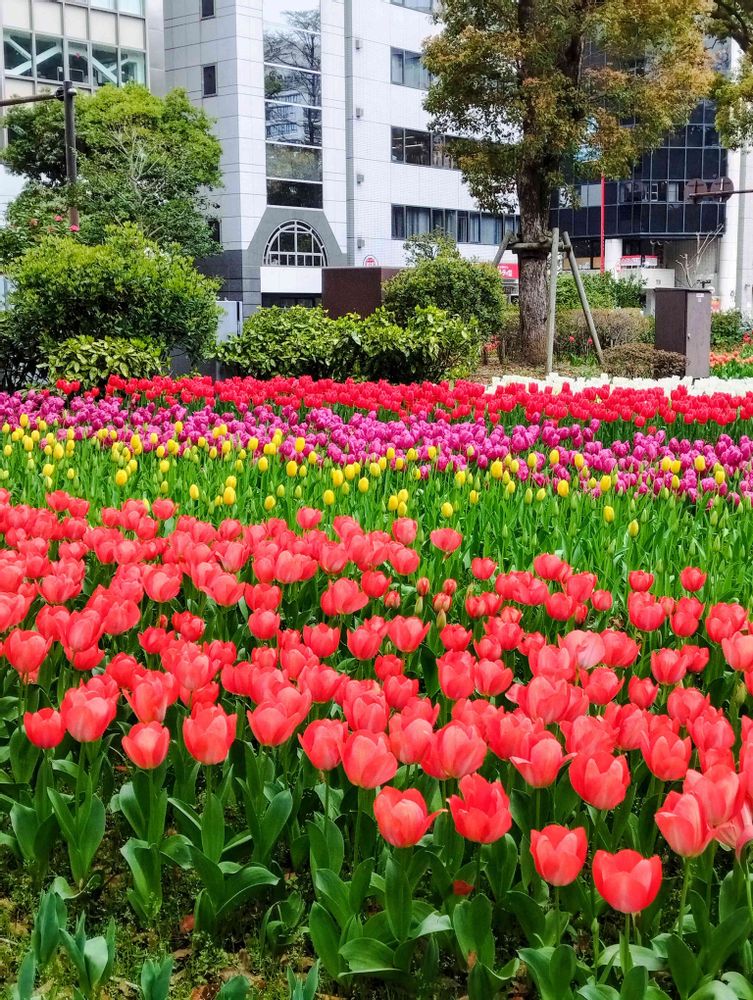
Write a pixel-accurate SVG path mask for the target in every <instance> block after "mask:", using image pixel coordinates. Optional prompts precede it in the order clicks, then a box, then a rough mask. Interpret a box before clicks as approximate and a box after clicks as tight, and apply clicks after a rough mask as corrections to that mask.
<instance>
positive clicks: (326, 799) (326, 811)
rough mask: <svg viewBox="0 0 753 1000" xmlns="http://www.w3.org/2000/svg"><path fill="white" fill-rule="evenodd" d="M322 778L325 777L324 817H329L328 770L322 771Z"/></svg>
mask: <svg viewBox="0 0 753 1000" xmlns="http://www.w3.org/2000/svg"><path fill="white" fill-rule="evenodd" d="M322 778H323V779H324V818H325V819H329V775H328V774H327V772H326V771H322Z"/></svg>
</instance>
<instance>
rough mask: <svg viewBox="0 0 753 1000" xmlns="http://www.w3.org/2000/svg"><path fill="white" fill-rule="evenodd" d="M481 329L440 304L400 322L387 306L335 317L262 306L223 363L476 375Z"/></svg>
mask: <svg viewBox="0 0 753 1000" xmlns="http://www.w3.org/2000/svg"><path fill="white" fill-rule="evenodd" d="M479 347H480V334H479V329H478V324H477V323H476V321H475V320H471V321H469V322H465V321H463V320H460V319H457V318H456V317H452V316H448V315H447V313H446V312H444V311H443V310H441V309H437V308H436V307H435V306H427V307H426V308H421V307H418V308H416V309H414V310H413V312H412V313H411V314H410V315H409V316H408V322H407V324H406V326H404V327H402V326H398V325H397V324H396V323H395V322H394V321H393V318H392V315H391V314H390V313H389V312H388V311H387V310H386V309H378V310H377V311H376V312H375V313H373V314H372V315H371V316H366V317H365V318H361V317H360V316H355V315H350V316H343V317H341V318H340V319H331V318H330V317H329V316H328V315H327V314H326V313H325V312H324V311H323V310H322V309H321V308H316V309H306V308H304V307H302V306H294V307H293V308H291V309H281V308H278V307H276V306H274V307H272V308H269V309H258V310H257V311H256V312H255V313H253V314H252V315H251V316H250V317H249V318H248V319H247V320H246V322H245V323H244V324H243V331H242V333H241V334H240V336H238V337H235V338H233V339H232V340H229V341H227V342H226V343H225V344H222V345H221V346H220V349H219V357H220V360H221V361H223V362H224V363H225V364H227V365H229V366H230V367H231V369H232V370H233V371H234V372H236V373H237V374H239V375H254V376H256V377H257V378H270V377H272V376H274V375H286V376H295V377H299V376H301V375H310V376H311V377H313V378H334V379H338V380H344V379H347V378H360V379H368V380H371V381H376V380H378V379H382V378H384V379H389V380H390V381H393V382H414V381H420V380H422V379H430V380H437V379H442V378H447V377H449V376H459V375H466V374H469V373H470V371H471V370H472V368H473V367H474V365H475V364H476V363H477V361H478V354H479Z"/></svg>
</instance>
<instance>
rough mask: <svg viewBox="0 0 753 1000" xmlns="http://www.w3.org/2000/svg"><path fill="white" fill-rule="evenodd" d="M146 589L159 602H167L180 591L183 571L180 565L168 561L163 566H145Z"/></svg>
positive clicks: (143, 575) (143, 576)
mask: <svg viewBox="0 0 753 1000" xmlns="http://www.w3.org/2000/svg"><path fill="white" fill-rule="evenodd" d="M142 580H143V583H144V590H145V591H146V593H147V596H148V597H150V598H151V599H152V600H153V601H156V602H157V604H166V603H167V602H168V601H172V600H173V599H174V598H176V597H177V596H178V594H179V593H180V588H181V584H182V583H183V571H182V569H181V568H180V566H177V565H174V564H172V563H168V564H166V565H162V566H145V567H144V569H143V573H142Z"/></svg>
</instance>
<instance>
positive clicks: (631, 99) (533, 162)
mask: <svg viewBox="0 0 753 1000" xmlns="http://www.w3.org/2000/svg"><path fill="white" fill-rule="evenodd" d="M438 16H439V17H441V23H442V30H441V32H440V33H439V34H438V35H436V36H435V37H434V38H432V39H430V40H429V41H428V42H427V43H426V46H425V53H424V61H425V64H426V67H427V69H428V70H429V71H430V72H431V73H432V74H433V75H434V77H435V83H434V85H433V86H432V88H431V90H430V91H429V95H428V98H427V102H426V107H427V109H428V111H429V112H430V113H431V115H432V119H433V121H432V128H433V129H435V130H436V131H439V132H443V133H445V134H447V135H450V136H455V137H461V138H455V139H454V140H453V141H452V142H451V152H452V154H453V156H454V157H455V158H456V159H457V162H458V163H459V165H460V168H461V169H462V171H463V174H464V176H465V178H466V180H467V181H468V183H469V185H470V188H471V191H472V193H473V194H474V196H475V197H476V199H477V200H478V201H479V203H480V204H481V206H482V207H483V208H485V209H486V210H488V211H491V212H496V213H499V212H502V211H504V210H508V211H509V209H510V207H511V205H512V204H513V203H514V201H515V197H516V196H517V203H518V205H519V211H520V216H521V236H522V239H523V241H524V242H527V243H529V244H540V243H543V242H545V241H546V239H547V236H548V229H549V206H550V203H551V198H552V195H553V193H554V192H555V191H556V190H557V189H559V188H561V187H562V186H564V185H566V184H567V182H568V179H569V178H571V177H572V176H573V175H574V174H575V173H577V174H581V175H582V174H583V173H584V172H586V173H589V174H593V175H598V173H600V172H602V171H603V172H604V173H605V174H606V175H607V176H610V177H620V176H625V174H626V173H627V172H628V171H629V169H630V168H631V167H632V164H633V163H634V162H635V160H636V159H637V157H638V156H639V155H640V154H641V152H642V151H644V150H646V149H650V148H651V147H653V146H656V145H657V144H658V143H659V141H660V140H661V138H662V136H663V135H664V134H665V133H666V132H668V131H669V130H670V129H671V128H672V127H673V126H675V125H676V124H677V122H678V121H682V120H683V119H684V118H686V117H687V116H688V115H689V113H690V111H691V110H692V108H693V107H694V105H695V104H696V102H697V100H698V98H699V96H701V95H702V94H704V93H705V92H706V91H707V90H708V87H709V86H710V82H711V74H710V70H709V68H708V64H707V56H706V53H705V50H704V44H703V41H704V27H705V25H704V24H703V21H702V19H701V18H700V17H699V8H698V5H697V4H691V3H688V0H443V3H442V5H441V15H438ZM471 136H472V137H473V138H472V139H471V138H468V137H471ZM463 137H465V138H463ZM547 256H548V253H547V251H546V250H545V249H534V250H530V251H526V252H524V253H522V254H521V255H520V319H521V336H522V341H523V348H524V351H525V354H526V356H527V357H528V359H529V360H530V361H531V362H536V363H538V362H541V361H542V360H543V359H544V357H545V349H546V312H547V291H546V287H547V271H548V267H547Z"/></svg>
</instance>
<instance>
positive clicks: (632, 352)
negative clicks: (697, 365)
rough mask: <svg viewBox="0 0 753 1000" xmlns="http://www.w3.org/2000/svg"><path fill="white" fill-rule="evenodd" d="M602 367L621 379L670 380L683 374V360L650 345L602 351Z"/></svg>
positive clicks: (635, 345) (626, 345)
mask: <svg viewBox="0 0 753 1000" xmlns="http://www.w3.org/2000/svg"><path fill="white" fill-rule="evenodd" d="M604 367H605V368H606V370H607V371H608V372H609V374H610V375H613V376H618V377H621V378H670V377H672V376H680V377H682V376H683V375H684V374H685V358H684V357H683V355H682V354H675V353H674V352H673V351H658V350H656V348H655V347H653V346H652V345H651V344H622V345H620V346H619V347H611V348H609V349H608V350H606V351H604Z"/></svg>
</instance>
